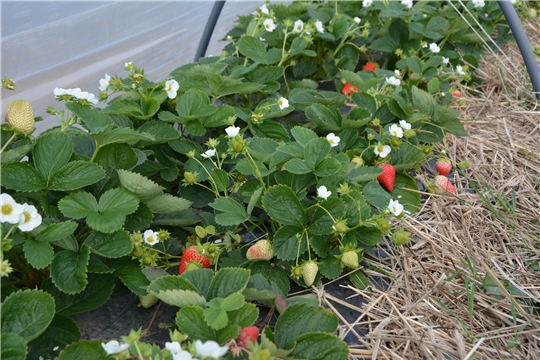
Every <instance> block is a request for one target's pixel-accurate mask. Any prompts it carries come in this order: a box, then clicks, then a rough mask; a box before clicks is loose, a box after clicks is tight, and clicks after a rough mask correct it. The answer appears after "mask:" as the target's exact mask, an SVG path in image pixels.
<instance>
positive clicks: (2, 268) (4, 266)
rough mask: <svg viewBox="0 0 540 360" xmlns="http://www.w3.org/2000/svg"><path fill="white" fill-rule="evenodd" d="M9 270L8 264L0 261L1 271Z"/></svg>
mask: <svg viewBox="0 0 540 360" xmlns="http://www.w3.org/2000/svg"><path fill="white" fill-rule="evenodd" d="M6 270H7V266H6V265H4V263H0V273H2V274H3V273H5V272H6Z"/></svg>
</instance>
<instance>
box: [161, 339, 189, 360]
mask: <svg viewBox="0 0 540 360" xmlns="http://www.w3.org/2000/svg"><path fill="white" fill-rule="evenodd" d="M165 349H167V350H169V351H170V352H171V355H172V357H173V360H193V356H191V353H189V352H188V351H185V350H182V347H181V346H180V343H179V342H178V341H173V342H166V343H165Z"/></svg>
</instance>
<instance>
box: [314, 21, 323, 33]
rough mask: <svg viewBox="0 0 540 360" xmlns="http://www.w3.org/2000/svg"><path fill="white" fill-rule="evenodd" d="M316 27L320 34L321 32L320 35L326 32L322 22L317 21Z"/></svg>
mask: <svg viewBox="0 0 540 360" xmlns="http://www.w3.org/2000/svg"><path fill="white" fill-rule="evenodd" d="M315 27H316V28H317V31H318V32H320V33H323V32H324V28H323V24H322V21H320V20H317V21H315Z"/></svg>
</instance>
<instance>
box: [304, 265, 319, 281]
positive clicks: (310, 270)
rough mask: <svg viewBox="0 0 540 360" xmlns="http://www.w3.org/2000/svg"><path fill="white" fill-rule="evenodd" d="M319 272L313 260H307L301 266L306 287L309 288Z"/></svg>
mask: <svg viewBox="0 0 540 360" xmlns="http://www.w3.org/2000/svg"><path fill="white" fill-rule="evenodd" d="M318 272H319V265H317V263H316V262H315V261H313V260H308V261H306V262H305V263H304V265H302V277H303V279H304V282H305V283H306V286H311V285H313V283H314V282H315V278H316V277H317V273H318Z"/></svg>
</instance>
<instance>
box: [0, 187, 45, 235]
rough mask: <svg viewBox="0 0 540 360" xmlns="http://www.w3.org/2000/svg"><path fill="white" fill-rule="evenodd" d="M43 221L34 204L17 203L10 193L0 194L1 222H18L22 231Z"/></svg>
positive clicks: (28, 229)
mask: <svg viewBox="0 0 540 360" xmlns="http://www.w3.org/2000/svg"><path fill="white" fill-rule="evenodd" d="M41 221H42V218H41V215H40V214H39V213H38V212H37V209H36V207H35V206H34V205H28V204H27V203H24V204H22V205H21V204H17V203H16V202H15V200H13V198H12V197H11V196H10V195H9V194H0V222H3V223H4V222H7V223H10V224H18V228H19V229H20V230H21V231H24V232H28V231H32V230H34V229H35V228H36V227H38V226H39V225H41Z"/></svg>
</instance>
